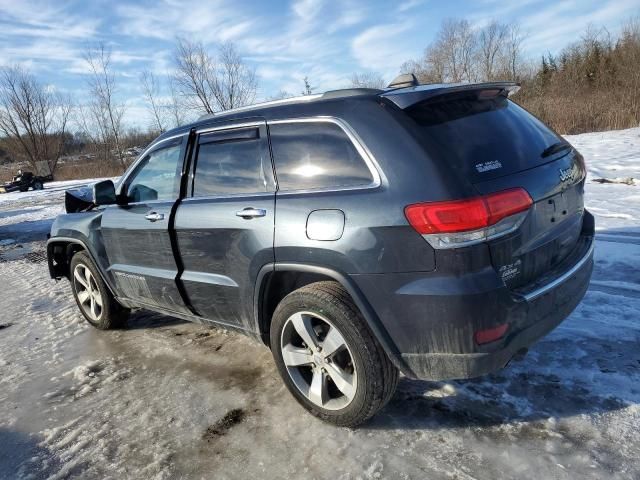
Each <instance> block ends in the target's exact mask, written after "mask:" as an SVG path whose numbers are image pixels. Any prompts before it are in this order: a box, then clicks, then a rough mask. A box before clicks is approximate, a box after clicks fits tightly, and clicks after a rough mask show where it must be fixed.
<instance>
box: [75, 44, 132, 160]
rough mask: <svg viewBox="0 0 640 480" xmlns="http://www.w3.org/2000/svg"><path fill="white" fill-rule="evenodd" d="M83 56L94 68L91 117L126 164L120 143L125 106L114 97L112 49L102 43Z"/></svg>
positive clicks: (103, 136)
mask: <svg viewBox="0 0 640 480" xmlns="http://www.w3.org/2000/svg"><path fill="white" fill-rule="evenodd" d="M84 58H85V61H86V62H87V65H88V66H89V69H90V71H91V75H90V76H89V80H88V84H89V95H90V97H91V104H90V111H91V114H92V117H93V118H92V120H93V122H94V123H95V126H96V127H97V128H98V130H99V132H100V135H101V137H102V141H103V143H104V144H105V146H111V144H113V146H114V147H115V150H116V153H117V156H118V159H119V161H120V163H121V164H122V166H123V167H126V162H125V159H124V155H123V153H122V150H123V149H122V145H121V143H122V142H121V137H122V117H123V116H124V111H125V107H124V105H123V104H121V103H118V102H117V100H116V98H115V94H116V80H115V75H114V73H113V71H112V69H111V49H109V48H108V47H106V46H105V44H104V43H99V44H98V45H96V46H94V47H90V48H88V49H87V52H86V54H85V57H84Z"/></svg>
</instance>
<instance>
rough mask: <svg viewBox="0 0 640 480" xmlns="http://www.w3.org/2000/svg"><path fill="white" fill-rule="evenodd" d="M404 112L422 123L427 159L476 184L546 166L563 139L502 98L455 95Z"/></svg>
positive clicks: (421, 129)
mask: <svg viewBox="0 0 640 480" xmlns="http://www.w3.org/2000/svg"><path fill="white" fill-rule="evenodd" d="M406 113H407V114H408V115H409V116H410V117H411V118H412V119H413V120H414V121H415V122H416V124H417V125H418V128H419V129H420V133H421V135H420V136H421V139H422V142H423V145H424V146H425V149H426V151H427V154H428V155H429V157H430V158H433V159H435V160H437V161H441V162H447V163H448V164H450V165H451V166H453V167H454V168H456V169H457V170H458V171H459V172H460V173H461V174H462V175H464V176H466V177H467V178H470V179H471V180H472V181H483V180H488V179H491V178H497V177H500V176H504V175H508V174H511V173H515V172H519V171H522V170H526V169H529V168H532V167H536V166H538V165H541V164H542V163H546V162H548V161H550V160H552V159H553V158H552V157H544V156H543V155H542V153H543V152H544V151H545V149H546V148H547V147H549V146H550V145H553V144H554V143H556V142H558V141H559V140H561V139H560V138H559V137H558V136H557V135H556V134H555V133H554V132H553V131H551V130H550V129H549V128H548V127H547V126H545V125H544V124H543V123H542V122H541V121H540V120H538V119H537V118H535V117H534V116H533V115H531V114H530V113H529V112H527V111H526V110H524V109H523V108H521V107H519V106H518V105H516V104H515V103H513V102H512V101H510V100H507V98H506V97H504V96H494V97H490V98H483V97H480V96H479V95H478V94H477V93H471V94H469V93H466V94H457V95H454V94H452V95H449V96H443V97H442V98H441V99H439V100H437V101H427V102H425V103H422V104H418V105H416V106H414V107H411V108H409V109H407V111H406ZM562 153H563V154H566V153H567V151H566V150H565V151H563V152H562Z"/></svg>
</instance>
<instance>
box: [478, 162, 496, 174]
mask: <svg viewBox="0 0 640 480" xmlns="http://www.w3.org/2000/svg"><path fill="white" fill-rule="evenodd" d="M498 168H502V163H500V161H499V160H491V161H489V162H482V163H476V170H477V171H478V172H480V173H483V172H488V171H490V170H497V169H498Z"/></svg>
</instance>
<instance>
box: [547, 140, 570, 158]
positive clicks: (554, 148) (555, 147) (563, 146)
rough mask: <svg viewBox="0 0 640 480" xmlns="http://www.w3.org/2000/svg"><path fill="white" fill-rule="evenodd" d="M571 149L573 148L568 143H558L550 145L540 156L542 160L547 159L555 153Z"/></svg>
mask: <svg viewBox="0 0 640 480" xmlns="http://www.w3.org/2000/svg"><path fill="white" fill-rule="evenodd" d="M570 148H571V145H569V144H568V143H567V142H556V143H554V144H552V145H549V146H548V147H547V148H545V149H544V150H543V151H542V153H541V154H540V156H541V157H542V158H545V157H548V156H549V155H553V154H554V153H558V152H561V151H562V150H567V149H570Z"/></svg>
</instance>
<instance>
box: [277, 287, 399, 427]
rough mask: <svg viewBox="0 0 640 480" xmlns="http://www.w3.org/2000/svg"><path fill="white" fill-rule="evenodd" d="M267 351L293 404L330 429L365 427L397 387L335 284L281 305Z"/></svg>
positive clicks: (303, 290)
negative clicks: (333, 426)
mask: <svg viewBox="0 0 640 480" xmlns="http://www.w3.org/2000/svg"><path fill="white" fill-rule="evenodd" d="M271 349H272V352H273V356H274V359H275V362H276V365H277V367H278V371H279V372H280V375H281V377H282V379H283V380H284V382H285V384H286V386H287V388H288V389H289V391H290V392H291V393H292V394H293V396H294V397H295V399H296V400H297V401H298V402H299V403H300V404H301V405H302V406H303V407H304V408H305V409H307V410H308V411H309V412H311V413H312V414H313V415H315V416H317V417H319V418H321V419H322V420H325V421H327V422H330V423H333V424H335V425H339V426H346V427H353V426H356V425H358V424H360V423H362V422H364V421H366V420H367V419H369V418H370V417H372V416H373V415H374V414H375V413H376V412H378V411H379V410H380V409H381V408H382V407H384V405H385V404H386V403H387V402H388V401H389V399H390V398H391V397H392V395H393V393H394V391H395V388H396V385H397V383H398V370H397V369H396V368H395V367H394V365H393V364H392V363H391V361H390V360H389V358H388V357H387V355H386V354H385V352H384V350H383V349H382V347H381V346H380V344H379V343H378V342H377V340H376V339H375V337H374V336H373V334H372V333H371V331H370V330H369V327H368V326H367V323H366V321H365V320H364V318H363V317H362V315H361V314H360V312H359V311H358V309H357V307H356V306H355V305H354V303H353V300H352V299H351V297H350V296H349V294H348V293H347V292H346V290H344V288H342V286H341V285H340V284H338V283H336V282H317V283H313V284H311V285H308V286H305V287H303V288H301V289H299V290H296V291H294V292H292V293H290V294H289V295H287V296H286V297H285V298H284V299H283V300H282V301H281V302H280V304H279V305H278V307H277V308H276V311H275V312H274V314H273V320H272V326H271Z"/></svg>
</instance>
